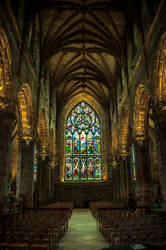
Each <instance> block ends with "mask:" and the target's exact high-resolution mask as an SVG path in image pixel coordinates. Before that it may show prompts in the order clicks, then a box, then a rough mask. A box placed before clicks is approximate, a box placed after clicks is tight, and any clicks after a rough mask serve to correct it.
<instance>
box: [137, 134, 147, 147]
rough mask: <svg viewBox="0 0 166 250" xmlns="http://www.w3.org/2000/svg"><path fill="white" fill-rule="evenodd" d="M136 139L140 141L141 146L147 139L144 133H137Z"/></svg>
mask: <svg viewBox="0 0 166 250" xmlns="http://www.w3.org/2000/svg"><path fill="white" fill-rule="evenodd" d="M135 139H136V141H137V142H138V143H139V145H140V146H142V144H143V141H144V140H145V137H144V135H136V138H135Z"/></svg>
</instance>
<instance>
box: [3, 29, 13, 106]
mask: <svg viewBox="0 0 166 250" xmlns="http://www.w3.org/2000/svg"><path fill="white" fill-rule="evenodd" d="M11 64H12V57H11V53H10V47H9V43H8V38H7V35H6V32H5V31H4V30H3V29H2V28H1V27H0V102H1V107H4V109H5V106H6V105H8V102H10V101H11V100H12V98H13V96H12V94H13V84H12V77H11V75H12V74H11Z"/></svg>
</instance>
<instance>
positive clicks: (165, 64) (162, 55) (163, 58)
mask: <svg viewBox="0 0 166 250" xmlns="http://www.w3.org/2000/svg"><path fill="white" fill-rule="evenodd" d="M165 48H166V32H165V33H164V34H163V35H162V37H161V40H160V44H159V48H158V50H157V58H156V65H155V70H154V102H155V103H156V104H157V105H158V107H159V108H161V109H163V110H166V50H165Z"/></svg>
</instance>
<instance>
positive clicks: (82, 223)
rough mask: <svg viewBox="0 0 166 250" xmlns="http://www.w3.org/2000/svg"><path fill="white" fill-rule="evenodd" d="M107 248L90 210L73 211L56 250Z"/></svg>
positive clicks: (97, 249)
mask: <svg viewBox="0 0 166 250" xmlns="http://www.w3.org/2000/svg"><path fill="white" fill-rule="evenodd" d="M108 247H109V244H108V243H107V242H106V240H105V239H104V237H103V236H102V234H101V233H100V231H99V230H98V229H97V227H96V220H95V219H94V217H93V216H92V214H91V211H90V209H74V211H73V213H72V216H71V218H70V220H69V227H68V230H67V231H66V233H65V235H64V237H63V238H62V239H61V241H60V244H59V248H58V250H101V249H103V248H108Z"/></svg>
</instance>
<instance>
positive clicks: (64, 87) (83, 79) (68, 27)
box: [17, 0, 142, 107]
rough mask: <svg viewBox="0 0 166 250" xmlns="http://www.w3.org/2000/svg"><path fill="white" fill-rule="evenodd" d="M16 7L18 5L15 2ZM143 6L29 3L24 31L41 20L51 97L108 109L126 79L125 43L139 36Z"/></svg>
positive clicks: (108, 0) (133, 0) (111, 0)
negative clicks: (86, 98)
mask: <svg viewBox="0 0 166 250" xmlns="http://www.w3.org/2000/svg"><path fill="white" fill-rule="evenodd" d="M17 1H18V0H17ZM140 2H141V1H139V0H88V1H87V0H64V1H61V0H47V1H41V0H40V1H39V0H34V1H32V0H29V1H27V8H26V20H25V25H24V27H25V30H26V27H27V26H28V24H29V23H30V22H31V21H32V20H33V19H34V17H35V15H36V14H39V17H40V25H41V29H40V35H41V44H40V46H41V64H42V65H41V67H44V65H46V64H47V65H49V68H50V71H51V73H50V74H51V85H52V93H56V97H57V102H58V103H63V102H65V101H67V100H68V99H69V98H71V97H73V96H74V95H77V94H78V93H80V92H85V93H87V94H89V95H90V96H93V97H94V98H95V99H96V100H97V101H98V102H100V103H101V104H102V105H103V106H104V107H107V106H108V105H109V103H110V100H111V101H112V103H113V104H114V103H115V102H116V98H117V85H118V84H119V85H120V88H122V85H121V81H120V78H121V70H122V68H123V70H124V72H125V76H126V78H127V76H128V72H127V56H126V45H127V39H130V38H131V39H132V32H133V29H132V27H133V24H135V25H136V26H137V28H138V30H139V31H140V32H141V29H142V26H141V18H140Z"/></svg>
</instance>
